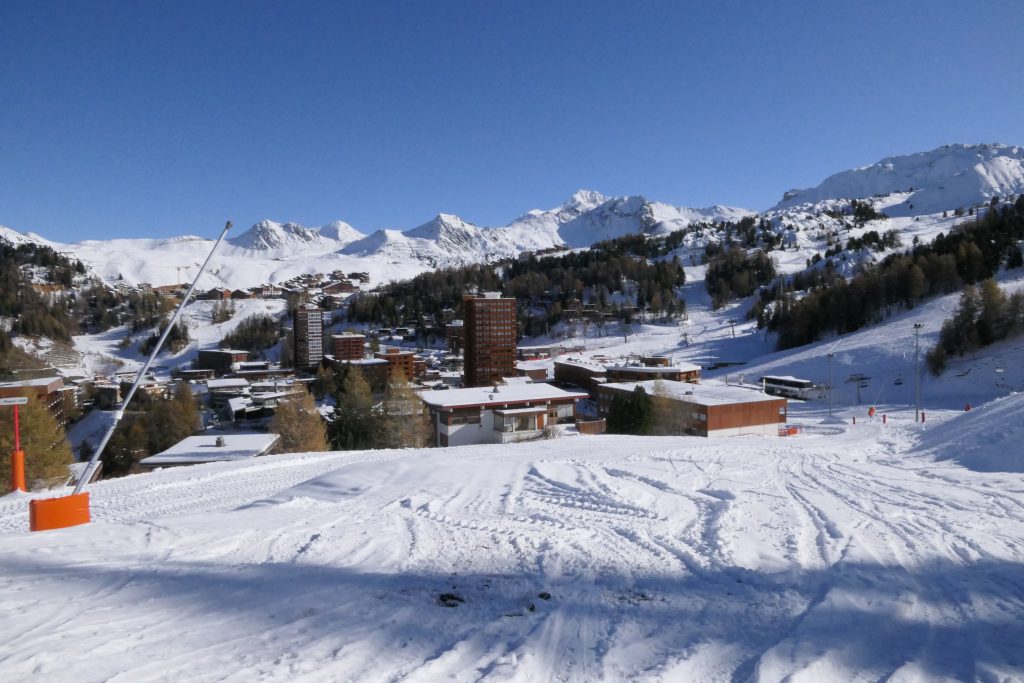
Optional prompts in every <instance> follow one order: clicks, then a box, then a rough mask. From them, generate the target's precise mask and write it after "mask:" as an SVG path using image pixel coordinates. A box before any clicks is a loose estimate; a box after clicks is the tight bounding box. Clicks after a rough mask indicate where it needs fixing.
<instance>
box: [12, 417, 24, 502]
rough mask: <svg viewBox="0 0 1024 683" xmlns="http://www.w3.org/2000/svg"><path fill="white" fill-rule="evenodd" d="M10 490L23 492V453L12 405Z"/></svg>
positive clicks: (16, 418)
mask: <svg viewBox="0 0 1024 683" xmlns="http://www.w3.org/2000/svg"><path fill="white" fill-rule="evenodd" d="M11 488H12V489H13V490H15V491H25V490H27V489H26V488H25V451H23V450H21V433H20V432H19V430H18V405H17V404H15V405H14V453H13V454H12V455H11Z"/></svg>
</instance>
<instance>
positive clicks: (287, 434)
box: [270, 393, 329, 453]
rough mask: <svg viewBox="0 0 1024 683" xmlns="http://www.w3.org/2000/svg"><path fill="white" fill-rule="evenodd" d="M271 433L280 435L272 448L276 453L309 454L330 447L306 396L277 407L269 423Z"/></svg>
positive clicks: (313, 403) (317, 413)
mask: <svg viewBox="0 0 1024 683" xmlns="http://www.w3.org/2000/svg"><path fill="white" fill-rule="evenodd" d="M270 431H271V432H273V433H275V434H280V435H281V439H280V440H279V441H278V442H277V446H275V447H274V450H275V452H277V453H308V452H314V451H326V450H328V448H329V447H328V445H327V427H326V425H325V424H324V420H323V418H321V417H320V412H319V411H318V410H317V409H316V402H314V401H313V396H312V394H309V393H305V394H303V395H302V396H297V397H293V398H291V399H290V400H288V401H287V402H285V403H282V404H281V405H279V406H278V407H277V410H276V412H275V413H274V419H273V420H271V421H270Z"/></svg>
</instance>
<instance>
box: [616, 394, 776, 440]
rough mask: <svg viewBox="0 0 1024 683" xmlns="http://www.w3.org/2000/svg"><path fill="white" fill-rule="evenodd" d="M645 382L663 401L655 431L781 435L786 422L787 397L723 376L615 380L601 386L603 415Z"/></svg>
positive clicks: (654, 395)
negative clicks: (709, 379) (698, 381)
mask: <svg viewBox="0 0 1024 683" xmlns="http://www.w3.org/2000/svg"><path fill="white" fill-rule="evenodd" d="M638 386H639V387H643V389H644V391H645V392H647V395H648V396H650V397H651V400H652V401H654V402H660V403H661V404H662V405H661V406H660V408H663V409H661V410H658V411H657V419H658V420H660V421H661V424H656V425H655V428H656V431H658V432H659V433H662V434H693V435H695V436H739V435H743V434H760V435H766V436H777V435H778V434H779V425H780V424H784V423H785V422H786V416H787V402H786V399H784V398H777V397H774V396H768V395H766V394H764V393H762V392H761V391H760V390H759V389H752V388H748V387H740V386H735V385H729V384H721V383H718V382H705V383H703V384H692V383H690V382H674V381H671V380H648V381H645V382H610V383H608V384H602V385H601V386H600V387H598V390H597V411H598V415H599V416H601V417H604V418H607V417H608V414H609V412H610V411H611V405H612V402H613V401H614V400H615V396H616V395H619V394H632V393H633V392H634V391H636V388H637V387H638Z"/></svg>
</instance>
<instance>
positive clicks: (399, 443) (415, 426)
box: [379, 377, 430, 448]
mask: <svg viewBox="0 0 1024 683" xmlns="http://www.w3.org/2000/svg"><path fill="white" fill-rule="evenodd" d="M429 436H430V422H429V418H428V416H427V409H426V405H424V403H423V401H422V400H421V399H420V397H419V396H417V395H416V392H414V391H413V390H412V387H411V386H409V383H408V382H406V381H405V380H404V379H403V378H401V377H394V378H392V379H391V380H389V381H388V385H387V388H386V389H385V390H384V401H383V403H382V407H381V416H380V432H379V441H380V444H381V446H383V447H384V448H420V447H423V446H426V445H427V441H428V439H429Z"/></svg>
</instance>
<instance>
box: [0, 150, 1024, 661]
mask: <svg viewBox="0 0 1024 683" xmlns="http://www.w3.org/2000/svg"><path fill="white" fill-rule="evenodd" d="M220 237H221V238H222V239H219V240H212V239H201V238H196V237H181V238H172V239H118V240H112V241H83V242H77V243H60V242H53V241H49V240H47V239H45V238H43V237H41V236H39V235H36V234H32V233H23V232H18V231H16V230H14V229H9V228H3V229H2V232H0V269H2V272H0V277H2V282H3V287H2V292H0V315H2V317H0V321H2V326H0V368H2V373H3V377H2V381H0V451H2V454H3V457H2V465H0V474H2V484H3V487H4V491H5V494H6V495H4V496H2V497H0V565H2V568H0V678H2V679H3V680H4V681H29V680H41V681H42V680H46V681H49V680H85V681H148V680H168V681H172V680H173V681H192V680H224V681H256V680H310V681H397V680H408V681H440V680H463V681H469V680H515V681H548V680H550V681H597V680H657V681H702V680H708V681H719V680H725V681H728V680H732V681H746V680H759V681H782V680H786V681H833V680H834V681H850V680H858V681H868V680H871V681H875V680H890V681H940V680H941V681H965V680H979V681H1014V680H1024V446H1022V445H1021V444H1022V443H1024V393H1022V392H1024V267H1022V265H1024V252H1022V240H1024V150H1022V148H1020V147H1016V146H1009V145H949V146H945V147H940V148H938V149H934V150H931V151H927V152H921V153H917V154H911V155H904V156H895V157H891V158H887V159H884V160H882V161H880V162H878V163H876V164H872V165H869V166H865V167H862V168H857V169H855V170H850V171H845V172H841V173H838V174H836V175H833V176H831V177H829V178H828V179H826V180H825V181H824V182H822V183H821V184H820V185H819V186H817V187H815V188H812V189H807V190H798V191H791V192H787V193H785V196H784V198H783V200H782V201H781V202H779V203H778V204H777V205H776V206H774V207H772V208H770V209H768V210H765V211H759V212H758V211H747V210H743V209H736V208H726V207H712V208H708V209H688V208H679V207H675V206H670V205H668V204H663V203H658V202H655V201H651V200H648V199H646V198H643V197H638V196H630V197H605V196H602V195H601V194H599V193H597V192H593V191H580V192H578V193H576V194H575V195H573V196H572V197H571V198H570V199H569V200H567V201H566V202H565V203H563V204H562V205H560V206H558V207H556V208H554V209H550V210H534V211H529V212H527V213H525V214H524V215H523V216H522V217H521V218H518V219H516V220H515V221H513V222H512V223H511V224H509V225H507V226H504V227H479V226H475V225H472V224H470V223H468V222H466V221H464V220H462V219H460V218H458V217H455V216H451V215H446V214H439V215H438V216H437V217H436V218H434V219H433V220H431V221H429V222H427V223H425V224H423V225H421V226H420V227H417V228H414V229H412V230H409V231H405V232H402V231H397V230H387V231H379V232H377V233H374V234H370V235H363V234H361V233H359V232H358V231H357V230H356V229H355V228H352V227H351V226H349V225H348V224H346V223H342V222H335V223H331V224H328V225H326V226H323V227H319V228H309V227H303V226H300V225H297V224H292V223H277V222H273V221H270V220H266V221H263V222H260V223H258V224H256V225H254V226H252V227H251V228H250V229H248V230H245V231H243V232H241V234H237V235H235V234H233V232H232V231H230V230H228V227H225V229H224V232H223V233H222V234H221V235H220Z"/></svg>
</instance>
